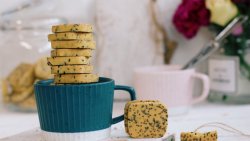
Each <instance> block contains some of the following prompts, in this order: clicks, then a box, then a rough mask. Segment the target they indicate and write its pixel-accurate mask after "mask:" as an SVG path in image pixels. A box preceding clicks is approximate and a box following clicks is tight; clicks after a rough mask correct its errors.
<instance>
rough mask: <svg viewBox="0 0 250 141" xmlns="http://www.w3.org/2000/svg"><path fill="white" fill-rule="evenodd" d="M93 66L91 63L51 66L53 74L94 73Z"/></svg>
mask: <svg viewBox="0 0 250 141" xmlns="http://www.w3.org/2000/svg"><path fill="white" fill-rule="evenodd" d="M92 72H93V66H91V65H66V66H51V73H52V74H67V73H70V74H74V73H92Z"/></svg>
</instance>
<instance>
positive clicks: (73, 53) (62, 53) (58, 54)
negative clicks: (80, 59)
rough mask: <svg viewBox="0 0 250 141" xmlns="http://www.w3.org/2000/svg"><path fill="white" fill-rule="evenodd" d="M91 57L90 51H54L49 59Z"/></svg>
mask: <svg viewBox="0 0 250 141" xmlns="http://www.w3.org/2000/svg"><path fill="white" fill-rule="evenodd" d="M72 56H88V57H91V56H92V50H91V49H55V50H52V51H51V57H72Z"/></svg>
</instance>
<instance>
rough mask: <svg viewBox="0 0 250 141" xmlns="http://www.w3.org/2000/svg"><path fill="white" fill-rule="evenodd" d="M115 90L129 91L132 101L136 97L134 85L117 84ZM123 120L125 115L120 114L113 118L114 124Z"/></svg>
mask: <svg viewBox="0 0 250 141" xmlns="http://www.w3.org/2000/svg"><path fill="white" fill-rule="evenodd" d="M115 90H123V91H127V92H128V93H129V94H130V99H131V101H132V100H135V99H136V96H135V90H134V88H132V87H129V86H121V85H115ZM123 120H124V115H120V116H118V117H115V118H113V119H112V124H116V123H118V122H121V121H123Z"/></svg>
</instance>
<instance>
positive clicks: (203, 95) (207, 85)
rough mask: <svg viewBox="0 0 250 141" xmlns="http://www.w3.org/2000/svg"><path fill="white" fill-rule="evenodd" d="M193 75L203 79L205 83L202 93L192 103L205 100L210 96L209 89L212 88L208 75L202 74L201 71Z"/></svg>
mask: <svg viewBox="0 0 250 141" xmlns="http://www.w3.org/2000/svg"><path fill="white" fill-rule="evenodd" d="M193 77H194V78H197V79H201V81H202V83H203V88H202V93H201V95H200V96H199V97H197V98H194V99H193V100H192V104H196V103H199V102H201V101H203V100H205V99H206V98H207V97H208V94H209V89H210V81H209V78H208V76H207V75H205V74H201V73H195V74H193Z"/></svg>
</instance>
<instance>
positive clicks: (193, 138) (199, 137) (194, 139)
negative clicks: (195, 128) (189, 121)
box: [181, 131, 218, 141]
mask: <svg viewBox="0 0 250 141" xmlns="http://www.w3.org/2000/svg"><path fill="white" fill-rule="evenodd" d="M217 138H218V136H217V131H212V132H206V133H198V132H182V133H181V141H217Z"/></svg>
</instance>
